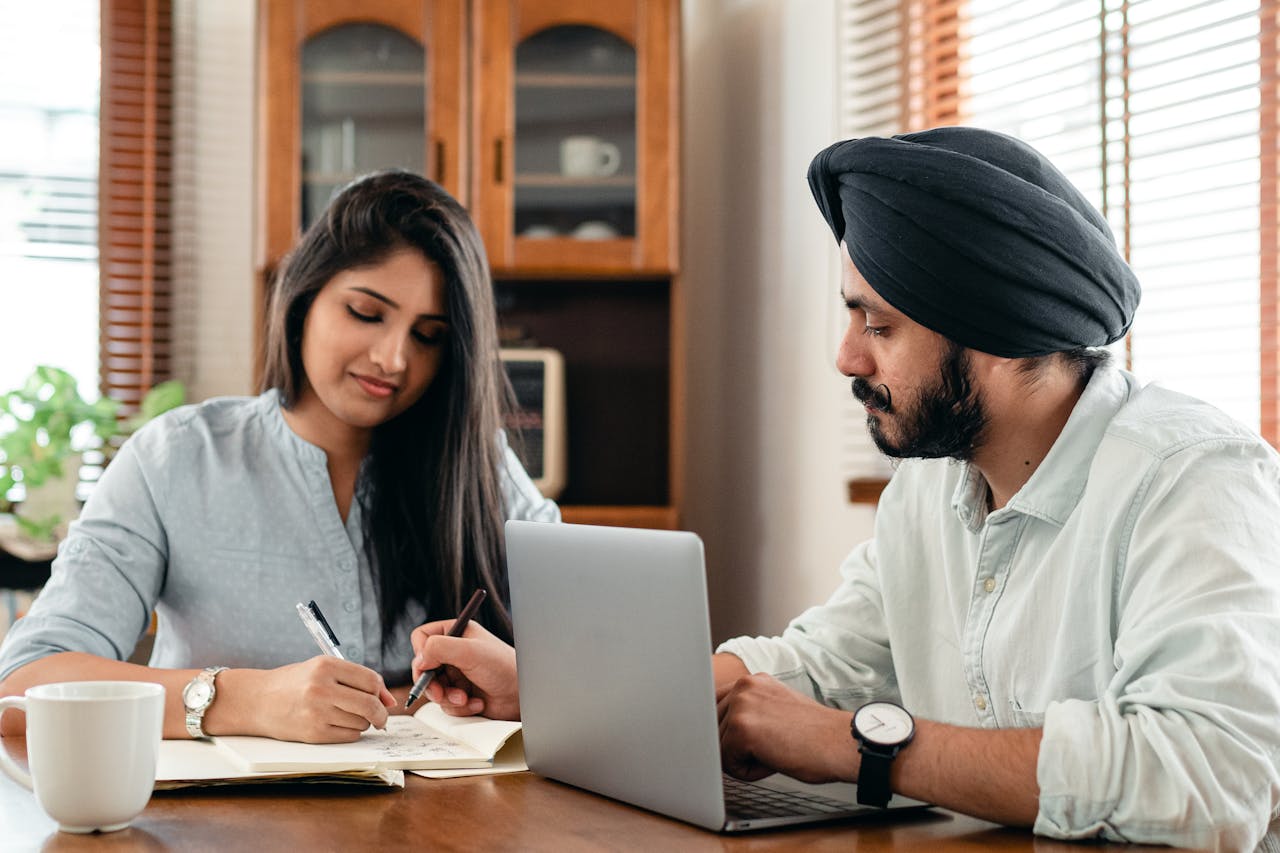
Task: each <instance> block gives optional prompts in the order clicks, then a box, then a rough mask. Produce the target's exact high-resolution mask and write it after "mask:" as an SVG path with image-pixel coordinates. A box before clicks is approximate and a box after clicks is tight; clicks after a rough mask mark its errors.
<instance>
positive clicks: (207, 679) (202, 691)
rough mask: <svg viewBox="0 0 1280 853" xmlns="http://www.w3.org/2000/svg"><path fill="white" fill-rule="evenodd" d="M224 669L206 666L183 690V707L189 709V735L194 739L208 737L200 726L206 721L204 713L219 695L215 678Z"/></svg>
mask: <svg viewBox="0 0 1280 853" xmlns="http://www.w3.org/2000/svg"><path fill="white" fill-rule="evenodd" d="M224 669H226V667H225V666H206V667H205V668H204V669H202V670H200V672H199V673H198V674H197V675H196V677H195V678H193V679H191V680H190V681H188V682H187V686H186V687H184V688H182V705H183V707H184V708H186V709H187V734H189V735H191V736H192V737H194V738H203V737H205V736H206V735H205V733H204V729H203V728H201V726H200V724H201V723H202V722H203V721H204V712H205V711H207V710H209V706H210V705H212V704H213V697H214V696H216V695H217V694H218V690H217V688H216V687H214V686H213V679H214V676H216V675H217V674H218V673H220V672H222V671H223V670H224Z"/></svg>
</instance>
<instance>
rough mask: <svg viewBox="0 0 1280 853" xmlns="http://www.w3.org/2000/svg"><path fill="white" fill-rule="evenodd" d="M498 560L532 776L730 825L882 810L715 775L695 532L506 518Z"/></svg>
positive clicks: (842, 790) (850, 794) (817, 790)
mask: <svg viewBox="0 0 1280 853" xmlns="http://www.w3.org/2000/svg"><path fill="white" fill-rule="evenodd" d="M507 564H508V571H509V575H510V582H511V610H512V616H513V618H514V621H515V638H516V658H517V662H518V664H519V672H520V711H521V716H522V717H523V719H524V749H525V756H526V758H527V759H528V762H529V767H530V769H532V770H533V771H534V772H536V773H539V774H541V775H543V776H547V777H549V778H551V779H557V780H559V781H561V782H567V783H568V784H570V785H574V786H577V787H579V788H585V789H586V790H588V791H594V792H596V793H598V794H604V795H605V796H608V797H613V798H614V799H618V800H622V801H624V802H627V803H631V804H632V805H636V806H640V807H641V808H645V809H649V810H651V811H655V812H659V813H661V814H664V815H668V816H670V817H674V818H677V819H679V820H683V821H688V822H689V823H693V824H697V825H698V826H703V827H706V828H707V829H713V830H722V831H726V832H730V831H736V830H744V829H763V828H768V827H777V826H784V825H789V824H801V823H813V822H817V821H827V820H835V819H839V818H846V817H850V816H854V815H864V814H880V813H882V810H881V809H877V808H870V807H867V806H859V805H858V804H857V802H856V791H857V788H856V786H854V785H845V784H832V785H806V784H803V783H801V782H797V781H795V780H793V779H790V778H788V777H785V776H782V775H774V776H771V777H769V778H768V779H765V780H761V781H759V782H755V783H752V784H746V783H742V782H738V781H737V780H732V779H729V778H728V777H725V776H724V775H723V774H722V773H721V770H720V735H719V726H718V723H717V719H716V705H715V687H714V684H713V680H712V674H711V626H710V621H709V619H708V616H707V585H706V575H705V571H704V569H703V561H702V540H700V539H699V538H698V537H697V536H696V535H694V534H693V533H684V532H677V531H665V530H636V529H628V528H616V527H595V526H586V525H576V524H544V523H537V522H526V521H508V522H507ZM727 789H733V790H727ZM923 805H924V804H923V803H918V802H916V801H914V800H908V799H905V798H903V797H894V798H893V800H891V801H890V803H889V807H890V808H903V807H908V808H918V807H921V806H923Z"/></svg>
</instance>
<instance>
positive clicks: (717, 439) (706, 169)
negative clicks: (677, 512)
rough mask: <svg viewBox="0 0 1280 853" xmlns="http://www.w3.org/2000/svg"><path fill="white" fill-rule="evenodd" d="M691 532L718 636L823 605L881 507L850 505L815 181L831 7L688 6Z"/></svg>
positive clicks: (827, 109) (813, 3) (779, 3)
mask: <svg viewBox="0 0 1280 853" xmlns="http://www.w3.org/2000/svg"><path fill="white" fill-rule="evenodd" d="M683 25H684V33H683V39H684V49H683V55H684V110H683V132H684V152H683V153H684V169H683V182H684V185H683V194H682V195H683V204H684V209H683V213H684V234H683V243H684V250H683V274H682V277H681V280H682V285H683V290H684V299H685V311H686V317H687V323H686V326H687V329H688V332H687V338H686V346H687V352H688V363H689V378H688V394H689V400H688V412H689V425H688V433H687V439H686V440H687V449H688V454H687V455H688V458H687V460H686V461H687V465H686V471H687V487H686V512H685V519H686V523H687V525H688V526H689V527H690V528H691V529H693V530H696V531H697V532H698V533H700V534H701V535H702V536H703V538H704V540H705V542H706V547H707V560H708V570H709V574H710V578H709V581H710V585H711V601H712V622H713V633H714V634H715V637H716V639H717V640H719V639H723V638H725V637H728V636H732V635H735V634H739V633H776V632H778V631H780V630H781V629H782V628H783V627H785V625H786V623H787V620H788V619H789V618H790V617H792V616H794V615H796V614H798V613H799V612H800V611H801V610H802V609H804V608H805V607H806V606H808V605H810V604H814V603H817V602H820V601H822V600H825V598H826V597H827V595H829V593H830V592H831V590H832V589H833V588H834V586H835V583H836V580H837V568H838V565H839V562H840V560H841V559H842V558H843V557H844V555H845V554H846V553H847V552H848V551H849V550H850V549H851V548H852V547H853V545H854V544H856V543H857V542H858V541H860V540H861V539H864V538H866V537H867V536H868V535H870V526H871V511H870V510H868V509H866V508H860V507H852V506H850V505H849V504H848V503H847V501H846V499H845V485H844V475H843V473H842V471H841V465H840V458H839V447H840V444H841V435H840V429H841V410H842V404H843V403H844V401H845V400H846V398H847V396H848V394H849V387H848V382H847V381H846V380H845V379H844V378H843V377H841V376H840V375H839V374H838V373H837V372H836V371H835V368H834V366H833V362H834V358H835V350H834V348H835V343H836V334H837V332H836V329H837V324H838V321H839V316H838V315H839V313H840V312H839V311H838V308H839V303H838V300H837V292H838V288H839V283H838V279H837V266H836V258H837V255H836V250H835V247H834V243H833V241H832V239H831V234H830V231H829V230H827V227H826V224H825V223H824V222H823V220H822V217H821V215H820V214H819V213H818V210H817V208H816V206H815V205H814V202H813V198H812V196H811V195H810V192H809V188H808V185H807V183H806V181H805V172H806V169H807V168H808V165H809V160H810V159H811V158H812V157H813V155H814V154H815V153H817V151H818V150H819V149H821V148H823V147H824V146H826V145H827V144H829V143H830V142H832V141H834V140H835V138H836V74H835V68H836V10H835V2H834V0H686V2H685V5H684V7H683Z"/></svg>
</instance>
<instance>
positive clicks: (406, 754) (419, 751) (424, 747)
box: [360, 717, 476, 761]
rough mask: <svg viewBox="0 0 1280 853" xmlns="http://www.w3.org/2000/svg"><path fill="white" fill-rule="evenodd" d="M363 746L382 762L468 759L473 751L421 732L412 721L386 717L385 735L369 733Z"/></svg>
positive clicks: (422, 729) (367, 732) (420, 725)
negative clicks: (375, 752)
mask: <svg viewBox="0 0 1280 853" xmlns="http://www.w3.org/2000/svg"><path fill="white" fill-rule="evenodd" d="M360 742H361V744H362V745H364V746H367V747H370V748H372V749H376V750H377V751H378V753H379V755H380V756H381V759H382V760H386V761H392V760H396V759H402V758H471V757H474V756H475V755H476V752H475V750H473V749H471V748H470V747H468V746H466V745H465V744H462V743H459V742H458V741H456V740H452V739H450V738H446V737H441V736H440V735H437V734H434V733H432V732H431V731H430V730H428V729H425V728H423V726H422V724H420V723H419V722H417V721H416V720H414V719H413V718H412V717H388V718H387V728H386V730H385V731H378V730H377V729H370V730H369V731H366V732H365V733H364V736H363V737H361V738H360Z"/></svg>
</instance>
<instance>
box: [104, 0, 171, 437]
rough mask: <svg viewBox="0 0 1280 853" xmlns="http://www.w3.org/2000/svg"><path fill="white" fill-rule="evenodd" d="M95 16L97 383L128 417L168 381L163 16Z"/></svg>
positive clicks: (114, 6) (148, 4) (154, 2)
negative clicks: (98, 47) (98, 56)
mask: <svg viewBox="0 0 1280 853" xmlns="http://www.w3.org/2000/svg"><path fill="white" fill-rule="evenodd" d="M101 14H102V94H101V99H102V103H101V132H100V134H101V135H100V140H101V142H100V144H101V152H100V160H99V252H100V262H99V269H100V296H99V304H100V315H101V316H100V350H101V356H100V359H101V366H102V367H101V370H102V375H101V380H102V393H103V394H106V395H110V396H111V397H114V398H116V399H117V400H119V401H120V402H121V403H122V406H121V413H122V414H124V415H128V414H132V413H133V412H136V411H137V409H138V407H139V403H140V402H141V400H142V397H143V395H144V394H145V393H146V391H147V390H148V389H149V388H151V387H152V386H153V385H155V384H156V383H157V382H160V381H163V380H164V379H167V378H169V376H170V372H171V364H170V361H171V359H170V333H169V328H170V298H171V297H170V284H169V283H170V278H171V271H170V241H169V231H170V190H171V182H170V169H171V164H170V149H171V140H172V136H173V134H172V122H171V118H170V116H171V110H172V99H171V92H172V81H171V77H172V26H171V18H172V13H171V9H170V3H169V0H103V2H102V12H101Z"/></svg>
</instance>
